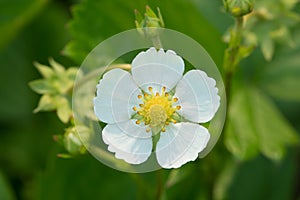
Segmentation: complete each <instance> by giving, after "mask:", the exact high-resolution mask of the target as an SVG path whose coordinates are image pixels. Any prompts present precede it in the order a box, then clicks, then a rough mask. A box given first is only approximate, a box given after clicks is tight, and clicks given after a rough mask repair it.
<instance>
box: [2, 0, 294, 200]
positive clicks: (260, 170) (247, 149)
mask: <svg viewBox="0 0 300 200" xmlns="http://www.w3.org/2000/svg"><path fill="white" fill-rule="evenodd" d="M21 2H22V3H21ZM42 2H44V1H43V0H40V1H39V0H35V1H30V2H29V1H26V0H20V1H19V2H18V3H19V4H15V3H2V2H1V3H0V13H1V16H2V13H4V15H5V17H3V18H1V20H0V25H2V24H4V25H3V26H0V30H1V31H2V33H3V34H2V35H1V38H0V48H2V47H3V46H4V45H5V43H6V44H7V43H8V41H10V40H11V39H12V38H13V37H14V36H16V34H18V32H19V31H20V30H21V28H22V27H24V25H25V24H26V23H28V22H29V20H30V19H32V17H33V16H35V15H36V13H38V11H39V10H40V9H41V8H42V7H44V6H47V7H46V9H45V10H44V13H43V15H41V16H39V18H37V20H36V21H35V22H34V23H33V24H32V25H31V26H30V27H29V28H28V29H26V30H24V32H22V35H20V37H19V38H17V39H16V40H15V41H14V42H13V43H12V44H11V45H10V46H9V47H8V48H7V49H6V50H4V53H3V54H2V55H0V58H1V62H2V66H3V67H2V68H1V70H2V71H1V73H0V77H1V79H0V80H1V84H0V90H1V94H2V95H3V97H5V98H1V99H0V112H1V115H0V116H1V117H2V118H1V128H2V129H1V133H3V137H2V138H1V141H0V146H1V151H0V152H1V153H0V156H1V157H0V162H1V164H2V163H3V165H1V169H2V168H3V170H2V171H3V172H4V173H5V178H4V176H2V174H1V176H0V199H5V197H3V196H6V197H8V199H14V195H13V193H16V196H17V197H18V198H19V197H20V198H21V199H94V198H101V199H137V198H138V199H147V197H148V198H150V199H154V198H156V190H157V188H159V185H160V183H156V179H157V175H155V174H154V173H149V174H146V175H138V174H126V173H121V172H118V171H115V170H113V169H110V168H108V167H106V166H104V165H102V164H100V163H99V162H98V161H97V160H96V159H94V158H91V157H90V156H88V155H87V154H86V155H81V154H84V153H85V152H86V149H85V148H84V146H83V144H82V143H81V141H80V139H79V137H78V135H77V132H76V130H75V127H74V124H73V121H72V117H71V116H72V114H71V110H70V108H71V104H70V103H71V102H70V100H71V96H72V88H73V84H74V78H75V76H76V73H77V70H78V69H77V68H68V69H65V68H64V67H63V66H61V65H60V64H58V63H56V62H55V61H54V60H50V61H49V62H50V65H51V67H48V66H45V65H41V64H38V63H35V65H36V67H37V69H38V71H39V73H40V74H41V75H42V77H43V78H42V79H39V80H36V81H32V82H31V83H30V87H31V88H32V89H33V90H34V91H35V92H37V93H38V94H41V95H42V97H41V99H40V102H39V105H38V107H37V108H36V110H35V112H39V111H50V110H56V111H57V115H58V117H59V118H60V119H61V121H63V122H65V123H67V122H69V123H68V126H69V127H68V128H66V127H64V128H66V129H65V132H64V133H63V134H60V130H63V127H61V124H60V123H58V121H57V120H55V119H53V118H51V115H47V114H45V113H43V114H42V113H41V114H39V115H36V116H32V115H31V114H30V110H31V109H32V105H33V104H34V103H35V101H36V99H34V98H31V95H30V93H29V89H28V87H27V84H26V83H27V82H28V80H32V79H34V78H35V77H34V75H35V74H34V73H35V71H33V68H32V67H31V65H32V64H31V63H32V60H39V61H41V62H46V58H48V57H49V56H54V57H55V58H56V57H59V55H58V53H59V52H60V50H61V49H62V48H63V46H64V45H65V44H66V38H67V33H68V30H70V31H71V36H72V40H71V42H70V43H68V45H67V47H66V48H65V50H64V52H65V53H66V55H67V56H69V58H71V59H73V60H74V61H75V62H76V63H77V64H78V65H79V64H80V63H81V62H82V60H83V59H84V58H85V56H86V55H87V53H88V52H89V51H90V50H91V49H93V48H94V47H95V45H97V44H98V43H99V42H101V41H103V40H104V39H106V38H108V37H109V36H111V35H113V34H116V33H118V32H120V31H123V30H127V29H129V28H134V12H133V11H134V9H138V10H140V11H141V12H142V11H143V9H144V8H145V5H147V4H148V3H149V4H150V6H151V7H152V8H155V7H157V6H159V8H160V10H161V12H162V15H163V17H164V20H165V21H164V22H165V24H166V28H171V29H175V30H178V31H181V32H183V33H185V34H187V35H189V36H191V37H193V38H194V39H196V40H197V41H198V42H199V43H201V44H202V45H203V46H204V47H205V48H206V49H207V50H208V52H209V53H210V54H211V55H212V57H213V59H214V60H215V62H216V63H217V64H218V65H219V66H222V65H221V63H222V61H223V51H224V49H225V45H224V44H223V43H222V42H221V34H222V33H223V32H224V31H225V30H226V29H227V28H228V27H229V25H231V24H232V22H231V19H230V18H229V17H228V16H227V15H226V14H224V13H222V12H220V10H221V4H222V2H221V1H219V0H212V1H198V0H188V1H183V0H174V1H159V0H153V1H146V0H142V1H131V0H129V1H125V0H116V1H103V0H84V1H82V2H79V3H78V4H77V5H75V7H74V10H73V11H72V13H73V19H72V20H71V23H70V24H69V25H70V26H69V29H67V31H66V30H65V28H64V25H65V22H66V19H67V17H66V16H67V13H68V10H67V9H66V8H64V7H63V8H58V7H55V6H53V5H50V6H49V5H46V4H44V3H42ZM25 4H26V5H25ZM30 5H35V6H30ZM295 5H296V0H280V1H275V0H267V1H262V0H261V1H256V4H255V7H254V12H253V14H251V15H248V16H247V19H246V26H245V27H244V28H245V29H246V30H245V29H244V31H245V32H244V35H243V36H244V37H245V38H244V39H245V40H244V41H243V42H244V43H243V46H240V49H239V51H240V52H239V53H240V55H239V57H240V58H241V59H243V58H245V57H247V56H249V55H250V54H251V53H253V52H252V51H253V48H254V47H255V46H260V48H261V50H262V52H263V56H264V57H265V59H267V60H269V62H265V61H264V58H263V57H262V55H261V54H260V53H259V52H258V51H254V53H253V54H251V55H250V56H249V57H248V58H247V59H245V60H243V61H242V62H241V63H240V62H239V61H240V60H239V61H238V62H237V64H238V67H239V68H237V73H236V74H234V81H233V83H232V86H233V90H232V96H231V101H230V106H229V116H228V124H227V129H226V132H225V134H224V140H221V141H220V142H219V143H218V144H217V146H216V148H215V149H214V150H213V151H212V152H211V153H210V154H209V155H208V156H207V157H206V158H204V159H201V160H198V161H196V162H192V163H189V164H187V165H185V166H183V167H182V168H180V169H177V170H172V171H166V170H162V171H160V172H159V173H161V178H160V179H161V181H162V182H164V183H163V184H162V189H163V190H164V192H163V194H162V198H163V199H183V198H184V199H216V200H218V199H233V200H234V199H246V200H247V199H257V200H263V199H271V200H279V199H291V198H293V197H294V196H295V195H296V194H295V190H296V188H295V182H296V181H297V180H296V178H295V177H296V175H297V173H298V172H297V167H298V166H297V165H299V164H298V163H297V162H296V159H295V158H297V157H298V156H299V155H298V154H299V153H297V150H295V149H290V152H289V151H287V149H288V148H287V147H288V146H292V145H294V144H298V142H299V135H298V134H297V133H296V131H295V129H294V127H292V126H291V125H290V121H293V122H294V124H296V125H297V124H299V119H298V116H293V115H288V114H287V112H288V111H285V112H284V113H285V115H283V114H282V111H283V110H282V109H283V108H284V107H278V106H277V105H278V104H275V103H274V101H273V100H274V99H276V100H281V101H282V100H283V101H282V102H280V103H281V104H283V105H286V103H288V104H289V105H290V104H291V103H293V104H291V105H290V106H291V109H293V110H295V111H294V112H295V113H296V112H297V106H298V107H299V105H298V104H299V102H300V96H299V92H298V88H300V85H299V81H298V80H299V77H300V71H299V66H300V60H299V58H300V56H299V55H300V51H299V50H300V49H299V48H300V43H299V41H300V38H299V16H298V15H297V14H295V11H294V10H295ZM29 7H30V8H29ZM32 7H35V9H31V8H32ZM27 8H28V9H27ZM28 13H32V14H28ZM7 19H9V20H7ZM12 19H18V20H12ZM20 19H22V20H20ZM20 21H21V22H22V25H20V24H21V23H20ZM17 22H18V23H17ZM49 33H51V34H49ZM287 46H291V47H289V48H287ZM56 59H57V58H56ZM64 59H65V58H61V57H59V60H60V61H62V60H63V61H65V60H64ZM57 60H58V59H57ZM63 63H67V62H63ZM31 75H32V76H31ZM35 76H36V75H35ZM272 98H274V99H272ZM276 103H278V102H276ZM296 114H297V113H296ZM287 116H288V117H289V118H288V119H287V118H286V117H287ZM12 119H13V120H12ZM70 119H71V120H70ZM65 126H66V125H65ZM76 128H77V129H78V128H80V129H84V130H85V131H81V133H86V134H81V135H80V137H86V138H89V135H90V133H89V129H88V128H87V127H82V126H76ZM298 131H299V130H298ZM62 132H63V131H62ZM53 134H56V136H55V137H54V138H55V139H56V140H57V141H58V142H59V143H61V144H62V145H63V146H64V147H65V149H66V151H67V152H68V153H59V154H58V155H59V156H60V157H64V158H74V159H60V158H57V157H55V155H56V154H57V152H62V151H63V150H62V149H57V148H58V147H57V145H56V143H54V142H53V141H52V140H51V136H52V135H53ZM223 144H225V147H226V148H224V147H223ZM50 149H54V150H52V151H50ZM227 150H229V152H227ZM286 152H287V153H286ZM259 154H262V155H263V156H259ZM286 154H287V156H286V157H284V155H286ZM75 155H81V156H76V157H75ZM47 158H48V159H47ZM236 158H238V160H236ZM270 159H272V160H270ZM273 160H275V161H276V162H273ZM158 180H159V178H158ZM11 184H12V185H13V189H14V190H15V192H11V189H7V188H11V187H10V185H11ZM116 191H118V192H116ZM37 193H38V194H37ZM1 195H2V196H1ZM295 198H296V197H295ZM297 198H299V197H297Z"/></svg>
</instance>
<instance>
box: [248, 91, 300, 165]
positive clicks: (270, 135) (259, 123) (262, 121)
mask: <svg viewBox="0 0 300 200" xmlns="http://www.w3.org/2000/svg"><path fill="white" fill-rule="evenodd" d="M251 96H252V98H251V103H252V107H253V122H254V124H255V128H256V131H257V133H258V134H259V135H258V137H259V140H260V150H261V152H262V153H263V154H264V155H265V156H267V157H269V158H271V159H273V160H279V159H281V158H282V157H283V155H284V153H285V151H286V148H285V147H286V146H287V145H292V144H296V143H298V141H299V140H298V139H299V138H298V136H297V133H296V132H295V130H294V129H293V128H292V127H291V126H290V125H289V123H288V122H287V121H286V119H285V118H284V117H283V116H282V115H281V113H280V112H279V111H278V110H277V108H276V106H275V105H274V104H273V102H271V100H270V99H268V98H267V96H265V95H263V94H262V93H261V92H259V91H257V90H252V94H251Z"/></svg>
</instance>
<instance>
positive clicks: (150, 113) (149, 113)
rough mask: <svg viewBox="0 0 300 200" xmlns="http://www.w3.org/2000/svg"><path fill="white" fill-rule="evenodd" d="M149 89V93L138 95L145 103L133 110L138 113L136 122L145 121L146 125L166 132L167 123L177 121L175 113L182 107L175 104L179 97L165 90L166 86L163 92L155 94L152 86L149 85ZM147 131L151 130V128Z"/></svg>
mask: <svg viewBox="0 0 300 200" xmlns="http://www.w3.org/2000/svg"><path fill="white" fill-rule="evenodd" d="M148 90H149V93H144V94H143V95H138V98H139V99H142V100H143V104H140V105H139V108H137V107H133V110H134V111H136V112H137V115H138V116H137V119H138V120H137V121H136V123H137V124H140V123H141V122H143V123H145V125H149V127H150V128H159V129H160V130H162V131H163V132H164V131H165V126H166V125H168V124H169V123H176V120H175V119H174V117H175V113H176V110H179V109H180V108H181V107H180V106H174V105H173V104H174V103H175V102H177V101H178V99H177V98H173V97H172V96H171V95H169V93H167V92H165V91H166V87H163V88H162V91H161V93H159V92H157V93H155V94H154V93H153V91H152V90H153V89H152V87H149V88H148ZM147 131H150V129H149V130H147Z"/></svg>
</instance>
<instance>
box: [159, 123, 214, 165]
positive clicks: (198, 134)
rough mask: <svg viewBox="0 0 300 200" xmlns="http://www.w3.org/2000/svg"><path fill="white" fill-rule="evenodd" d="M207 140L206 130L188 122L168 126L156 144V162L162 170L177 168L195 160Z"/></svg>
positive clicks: (207, 133) (208, 136)
mask: <svg viewBox="0 0 300 200" xmlns="http://www.w3.org/2000/svg"><path fill="white" fill-rule="evenodd" d="M209 138H210V135H209V132H208V130H207V129H206V128H204V127H203V126H201V125H198V124H194V123H189V122H184V123H178V124H170V125H168V126H167V127H166V132H162V133H161V135H160V139H159V141H158V143H157V146H156V157H157V161H158V163H159V164H160V165H161V166H162V167H163V168H168V169H169V168H179V167H180V166H182V165H183V164H185V163H187V162H189V161H194V160H196V158H197V157H198V154H199V153H200V152H201V151H202V150H203V149H204V148H205V147H206V145H207V143H208V141H209Z"/></svg>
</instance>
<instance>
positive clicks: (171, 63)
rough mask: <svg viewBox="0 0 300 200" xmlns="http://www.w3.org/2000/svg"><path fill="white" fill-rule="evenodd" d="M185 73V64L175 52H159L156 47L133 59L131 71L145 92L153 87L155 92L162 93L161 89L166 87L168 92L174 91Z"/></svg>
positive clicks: (161, 50)
mask: <svg viewBox="0 0 300 200" xmlns="http://www.w3.org/2000/svg"><path fill="white" fill-rule="evenodd" d="M183 71H184V62H183V60H182V58H181V57H180V56H178V55H176V53H175V52H174V51H171V50H168V51H166V52H165V51H164V50H163V49H160V50H159V51H157V50H156V49H155V48H154V47H152V48H150V49H148V50H147V51H142V52H140V53H139V54H138V55H137V56H136V57H135V58H134V59H133V61H132V69H131V72H132V77H133V79H134V81H135V82H136V83H137V85H138V86H139V87H140V88H141V89H143V90H144V91H146V90H147V88H148V87H149V86H151V87H152V88H153V91H154V92H160V89H161V87H166V88H167V91H168V90H171V89H173V88H174V87H175V86H176V84H177V83H178V81H179V80H180V79H181V78H182V74H183ZM153 75H155V76H153Z"/></svg>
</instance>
